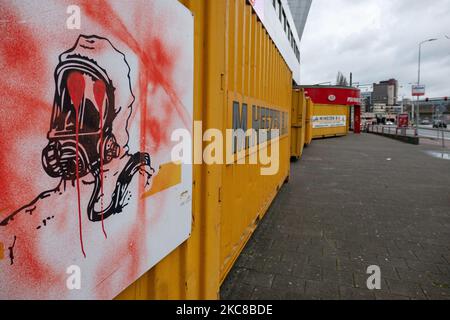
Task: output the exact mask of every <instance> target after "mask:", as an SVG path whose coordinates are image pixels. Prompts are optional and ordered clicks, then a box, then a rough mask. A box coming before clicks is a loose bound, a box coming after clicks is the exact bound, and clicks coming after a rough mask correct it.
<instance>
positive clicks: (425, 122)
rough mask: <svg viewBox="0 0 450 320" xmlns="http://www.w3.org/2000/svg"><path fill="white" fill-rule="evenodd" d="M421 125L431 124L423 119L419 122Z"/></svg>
mask: <svg viewBox="0 0 450 320" xmlns="http://www.w3.org/2000/svg"><path fill="white" fill-rule="evenodd" d="M421 124H423V125H429V124H431V122H430V120H428V119H423V120H422V122H421Z"/></svg>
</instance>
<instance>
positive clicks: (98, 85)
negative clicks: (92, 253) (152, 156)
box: [94, 80, 108, 238]
mask: <svg viewBox="0 0 450 320" xmlns="http://www.w3.org/2000/svg"><path fill="white" fill-rule="evenodd" d="M105 95H106V86H105V83H104V82H103V81H101V80H97V81H95V82H94V97H95V103H96V104H97V107H98V110H99V113H100V150H99V153H100V192H101V196H100V208H101V212H102V230H103V234H104V235H105V238H108V235H107V234H106V230H105V223H104V221H103V162H104V160H103V103H104V101H105Z"/></svg>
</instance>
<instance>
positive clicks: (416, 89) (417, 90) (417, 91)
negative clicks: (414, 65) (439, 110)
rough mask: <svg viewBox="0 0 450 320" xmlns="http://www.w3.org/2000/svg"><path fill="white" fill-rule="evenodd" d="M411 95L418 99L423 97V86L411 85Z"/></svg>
mask: <svg viewBox="0 0 450 320" xmlns="http://www.w3.org/2000/svg"><path fill="white" fill-rule="evenodd" d="M412 95H413V97H420V96H424V95H425V86H424V85H413V86H412Z"/></svg>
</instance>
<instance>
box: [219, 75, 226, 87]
mask: <svg viewBox="0 0 450 320" xmlns="http://www.w3.org/2000/svg"><path fill="white" fill-rule="evenodd" d="M224 88H225V74H224V73H221V74H220V90H222V91H223V90H224Z"/></svg>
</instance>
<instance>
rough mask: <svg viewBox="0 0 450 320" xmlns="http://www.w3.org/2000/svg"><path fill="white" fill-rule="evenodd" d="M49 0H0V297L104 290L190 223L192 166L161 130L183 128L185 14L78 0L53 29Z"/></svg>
mask: <svg viewBox="0 0 450 320" xmlns="http://www.w3.org/2000/svg"><path fill="white" fill-rule="evenodd" d="M2 2H3V1H2ZM62 2H63V1H50V0H49V1H44V2H42V1H31V0H29V1H24V2H23V3H20V4H11V3H8V4H3V3H2V5H1V9H0V11H1V15H2V17H5V18H6V20H5V21H6V24H2V25H0V26H1V28H2V30H1V32H2V34H4V35H5V41H3V42H2V44H1V45H0V58H1V60H0V66H1V67H2V70H5V71H6V72H5V73H4V74H3V75H2V76H1V82H0V89H1V90H0V92H1V97H2V105H0V130H1V133H2V136H3V137H4V138H5V139H6V140H5V139H3V138H2V141H0V150H1V151H0V153H1V154H0V156H3V157H2V160H1V161H2V162H1V163H0V176H1V186H0V187H2V190H4V191H3V193H2V194H1V195H0V247H1V249H2V252H1V256H0V267H1V273H0V282H1V283H2V286H1V287H0V298H40V299H42V298H112V297H114V296H115V295H117V294H118V293H120V291H121V290H123V289H124V288H125V287H127V286H128V285H130V284H131V283H132V282H133V281H134V280H136V279H137V278H138V277H139V276H140V275H141V274H142V273H144V272H145V271H147V270H148V269H149V268H150V267H151V266H153V265H154V264H156V263H157V262H158V261H159V260H160V259H162V258H163V257H164V256H165V255H167V254H168V253H169V252H170V251H172V250H173V249H174V248H175V247H176V246H178V245H179V244H180V243H181V242H182V241H184V240H185V239H186V238H187V237H188V235H189V233H190V225H191V220H190V219H191V202H190V199H191V196H190V195H191V192H192V190H191V186H192V168H191V167H190V166H188V165H176V164H171V163H170V148H171V143H172V142H171V141H170V132H171V130H174V129H176V128H186V129H188V130H191V123H192V91H193V88H192V73H193V65H192V61H193V50H192V41H193V24H192V15H191V14H190V12H188V11H187V10H186V9H185V8H184V7H183V6H181V5H180V4H179V3H178V1H175V0H174V1H153V2H152V3H151V4H149V3H148V2H147V1H135V2H133V3H129V2H123V1H112V0H111V1H106V2H102V8H101V9H102V10H101V11H98V10H97V9H99V7H98V4H97V3H93V2H89V1H78V3H77V5H78V6H79V7H80V9H81V12H80V13H81V15H82V17H83V24H82V25H81V30H72V31H67V30H64V26H65V19H64V18H65V14H66V7H67V5H69V4H68V3H62ZM39 14H42V15H50V17H47V18H48V20H49V21H53V22H54V27H48V21H46V20H44V21H41V20H40V19H39ZM83 15H84V16H83ZM173 15H176V16H177V17H178V19H177V21H176V22H174V21H172V24H166V23H165V24H162V23H160V24H158V23H156V22H157V20H159V21H160V22H162V21H165V20H166V19H167V17H169V16H173ZM106 16H107V18H105V17H106ZM25 18H27V19H25ZM40 18H42V17H40ZM24 19H25V20H24ZM140 20H142V21H147V22H148V21H155V23H156V24H155V26H154V27H153V28H152V25H150V26H148V25H146V32H144V31H143V30H142V29H141V27H142V26H141V25H139V23H138V22H139V21H140ZM23 21H26V22H25V23H24V22H23ZM2 23H3V22H2ZM37 26H41V29H39V28H37ZM162 30H164V31H165V32H168V33H170V34H174V36H173V37H172V38H171V37H161V31H162ZM180 30H183V31H180ZM77 33H78V34H77ZM27 50H31V51H30V52H28V51H27ZM24 51H27V52H24ZM58 51H59V52H58ZM61 52H62V53H61ZM55 57H56V59H55ZM189 61H190V62H189ZM6 75H8V76H6ZM25 88H26V90H24V89H25ZM49 123H50V128H49V126H48V125H49ZM6 141H8V142H7V144H6ZM24 150H26V151H27V152H26V154H24V152H23V151H24ZM13 168H15V169H13ZM167 168H170V169H167ZM43 190H45V191H43ZM33 194H34V196H33ZM186 194H188V197H187V199H189V201H186V196H185V195H186ZM36 195H37V196H36ZM180 195H183V196H180ZM30 199H31V201H30ZM71 265H77V266H80V270H81V274H82V275H83V277H82V278H81V282H80V289H79V290H67V288H66V275H67V274H66V270H67V268H68V267H69V266H71Z"/></svg>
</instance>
